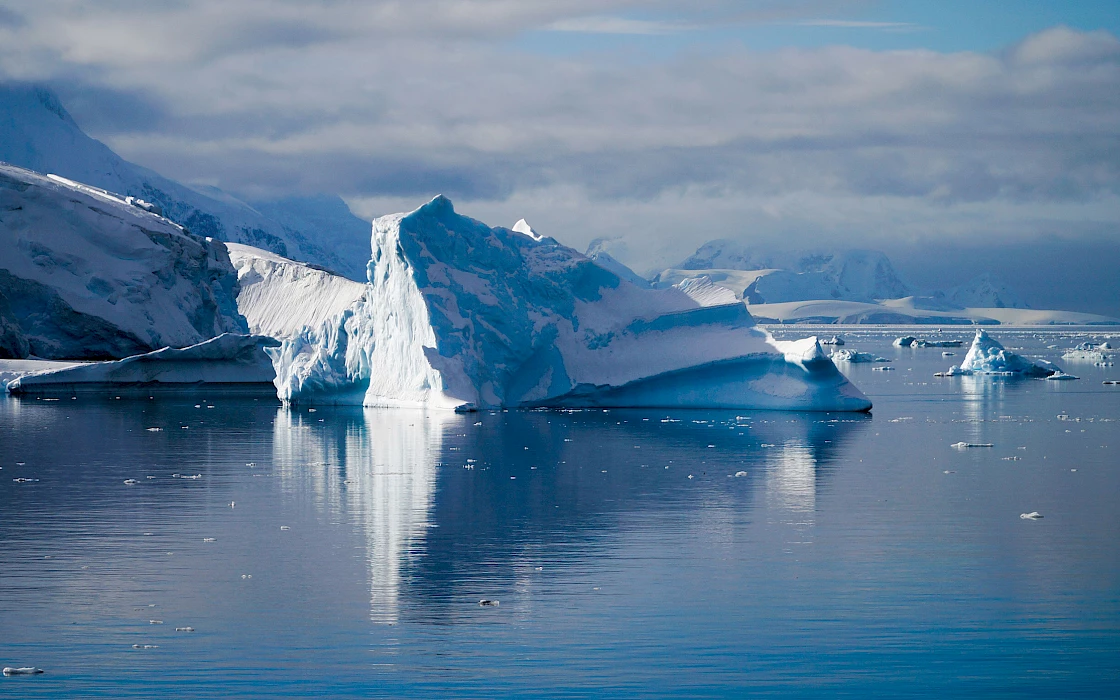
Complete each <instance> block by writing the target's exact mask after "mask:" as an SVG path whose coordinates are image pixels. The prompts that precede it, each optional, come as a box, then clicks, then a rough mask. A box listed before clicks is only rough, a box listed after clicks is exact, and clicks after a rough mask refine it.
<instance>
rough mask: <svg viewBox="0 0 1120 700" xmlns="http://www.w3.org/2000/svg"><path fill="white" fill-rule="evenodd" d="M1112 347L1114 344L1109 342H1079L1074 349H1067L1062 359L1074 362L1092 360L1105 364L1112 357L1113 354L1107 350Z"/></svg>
mask: <svg viewBox="0 0 1120 700" xmlns="http://www.w3.org/2000/svg"><path fill="white" fill-rule="evenodd" d="M1111 349H1112V345H1111V344H1109V343H1107V342H1105V343H1100V344H1099V345H1094V344H1092V343H1078V344H1077V345H1076V346H1074V348H1073V349H1072V350H1067V351H1066V352H1065V353H1064V354H1062V359H1063V360H1070V361H1073V362H1092V363H1094V364H1099V365H1103V364H1105V363H1107V362H1108V361H1109V360H1111V359H1112V355H1109V354H1107V353H1106V352H1105V351H1106V350H1111Z"/></svg>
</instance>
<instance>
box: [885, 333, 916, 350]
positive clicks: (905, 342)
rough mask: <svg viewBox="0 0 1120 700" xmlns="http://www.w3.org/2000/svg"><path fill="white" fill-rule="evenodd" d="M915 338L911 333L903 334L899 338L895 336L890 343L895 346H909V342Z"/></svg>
mask: <svg viewBox="0 0 1120 700" xmlns="http://www.w3.org/2000/svg"><path fill="white" fill-rule="evenodd" d="M915 340H917V338H915V337H914V336H912V335H904V336H902V337H901V338H895V339H894V342H893V343H891V345H893V346H895V347H896V348H908V347H910V343H913V342H914V341H915Z"/></svg>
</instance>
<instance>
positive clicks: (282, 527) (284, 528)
mask: <svg viewBox="0 0 1120 700" xmlns="http://www.w3.org/2000/svg"><path fill="white" fill-rule="evenodd" d="M280 529H281V530H291V529H292V528H290V527H288V526H287V525H281V526H280Z"/></svg>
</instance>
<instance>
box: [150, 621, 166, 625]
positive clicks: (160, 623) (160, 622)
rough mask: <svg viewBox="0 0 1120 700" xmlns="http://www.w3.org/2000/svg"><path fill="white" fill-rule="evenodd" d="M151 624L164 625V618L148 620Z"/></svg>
mask: <svg viewBox="0 0 1120 700" xmlns="http://www.w3.org/2000/svg"><path fill="white" fill-rule="evenodd" d="M148 624H149V625H162V624H163V620H148Z"/></svg>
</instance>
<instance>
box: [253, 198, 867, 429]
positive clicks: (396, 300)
mask: <svg viewBox="0 0 1120 700" xmlns="http://www.w3.org/2000/svg"><path fill="white" fill-rule="evenodd" d="M372 245H373V251H372V253H373V255H372V260H371V261H370V263H369V265H368V281H369V283H368V284H367V285H366V293H365V295H364V296H363V297H362V298H361V299H358V300H357V301H354V302H353V303H352V304H351V305H350V306H349V307H348V308H347V309H346V310H345V311H343V312H341V313H339V314H336V315H334V316H332V317H331V319H330V320H329V321H327V322H324V323H323V324H321V325H319V326H318V327H316V328H305V329H303V330H302V331H301V332H300V333H298V334H296V335H295V336H292V337H287V338H285V339H284V341H283V345H282V346H281V347H279V348H271V349H269V350H268V354H269V356H270V357H271V358H272V362H273V366H274V367H275V369H276V387H277V395H278V396H279V398H280V399H282V400H284V401H286V402H290V403H311V404H313V403H316V402H319V403H327V404H332V403H333V404H364V405H366V406H429V407H433V408H444V409H455V410H458V411H474V410H482V409H494V408H531V407H552V408H560V407H569V408H584V407H651V406H659V407H664V406H676V407H692V408H734V407H744V408H770V409H785V410H811V411H867V410H869V409H870V407H871V402H870V401H868V400H867V397H865V396H864V395H863V394H861V393H860V392H859V390H858V389H856V388H855V387H854V386H852V385H851V383H850V382H848V380H847V379H846V378H845V377H844V376H843V375H842V374H841V373H840V372H839V370H837V369H836V367H835V366H834V365H833V364H832V363H831V362H829V361H828V359H827V357H826V356H825V355H824V352H823V351H822V350H821V347H820V345H819V344H818V343H817V341H816V340H815V339H814V338H808V339H805V340H800V341H791V342H783V341H777V340H774V338H773V337H772V336H771V335H770V334H769V333H768V332H767V331H765V330H763V329H761V328H759V327H758V326H757V325H755V323H754V319H753V318H752V317H751V315H750V313H749V312H748V311H747V309H746V306H745V305H743V304H742V303H735V304H728V305H723V306H707V307H705V306H702V305H700V304H698V303H697V302H696V301H695V300H693V299H692V298H690V297H689V296H688V295H687V294H685V293H684V292H682V291H681V290H679V289H649V288H645V287H640V286H638V285H635V284H633V283H632V282H629V281H627V280H626V279H623V278H620V277H619V276H618V275H617V274H615V273H613V272H611V271H609V270H606V269H604V268H603V267H601V266H599V265H597V264H595V263H594V262H593V261H592V260H590V259H588V258H587V257H586V256H584V255H582V254H580V253H578V252H576V251H575V250H573V249H571V248H568V247H566V246H563V245H560V244H559V243H557V242H556V241H555V240H553V239H550V238H548V237H544V236H538V237H534V236H530V235H526V234H524V233H520V232H516V231H511V230H509V229H504V228H493V229H492V228H490V227H488V226H486V225H485V224H483V223H481V222H479V221H475V220H473V219H469V218H467V217H464V216H461V215H459V214H457V213H455V211H454V209H453V207H452V204H451V202H450V201H449V200H448V199H446V198H445V197H442V196H439V197H436V198H435V199H433V200H432V201H431V202H429V203H428V204H425V205H424V206H422V207H420V208H419V209H417V210H416V211H414V212H412V213H409V214H394V215H391V216H385V217H382V218H380V219H377V220H376V221H375V222H374V223H373V238H372Z"/></svg>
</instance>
